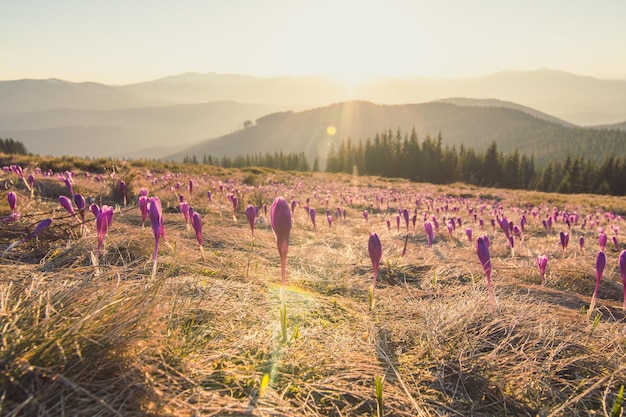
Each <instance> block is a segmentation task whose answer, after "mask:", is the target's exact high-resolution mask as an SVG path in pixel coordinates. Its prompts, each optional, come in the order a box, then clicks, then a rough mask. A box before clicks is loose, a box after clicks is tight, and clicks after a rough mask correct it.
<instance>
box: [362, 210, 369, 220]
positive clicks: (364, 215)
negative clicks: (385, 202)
mask: <svg viewBox="0 0 626 417" xmlns="http://www.w3.org/2000/svg"><path fill="white" fill-rule="evenodd" d="M369 216H370V213H369V212H368V211H367V210H363V218H364V219H365V221H366V222H367V221H368V219H369Z"/></svg>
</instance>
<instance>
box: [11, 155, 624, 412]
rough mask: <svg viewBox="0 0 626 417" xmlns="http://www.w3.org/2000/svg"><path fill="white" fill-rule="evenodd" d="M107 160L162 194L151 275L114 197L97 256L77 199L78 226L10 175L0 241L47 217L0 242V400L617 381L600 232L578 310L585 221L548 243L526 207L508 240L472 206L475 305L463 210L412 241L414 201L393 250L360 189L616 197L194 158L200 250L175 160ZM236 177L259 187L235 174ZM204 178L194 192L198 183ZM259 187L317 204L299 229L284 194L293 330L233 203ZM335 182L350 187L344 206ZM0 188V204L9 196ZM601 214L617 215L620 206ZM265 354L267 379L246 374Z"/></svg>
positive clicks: (438, 390)
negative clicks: (599, 257)
mask: <svg viewBox="0 0 626 417" xmlns="http://www.w3.org/2000/svg"><path fill="white" fill-rule="evenodd" d="M126 169H127V170H128V171H127V172H125V178H134V180H133V181H134V182H133V184H132V189H133V190H135V191H137V190H138V189H139V188H140V187H143V186H146V187H148V188H149V189H150V190H151V192H153V193H156V194H157V195H159V197H161V199H162V200H163V207H164V210H165V211H166V214H165V228H166V232H167V240H168V242H169V244H170V247H168V246H166V245H164V246H162V247H161V250H160V255H159V263H158V265H159V268H158V274H157V279H156V280H155V281H151V280H150V275H151V268H152V260H151V255H152V245H153V237H152V230H151V228H150V226H149V225H147V226H146V227H144V228H142V227H141V219H140V216H139V213H138V209H136V208H134V207H132V202H129V204H130V206H131V207H128V208H126V209H124V208H118V209H117V210H116V214H115V216H114V222H113V225H112V227H111V229H110V231H109V235H108V237H107V239H106V250H105V252H104V253H103V254H102V255H101V258H100V266H99V267H98V268H96V267H94V266H92V264H91V253H92V252H93V251H94V250H95V247H96V237H95V230H94V229H95V222H93V216H92V215H91V214H87V219H88V224H87V227H88V230H87V233H86V234H85V235H84V236H81V232H80V225H79V222H78V221H77V220H76V219H75V218H72V217H69V216H65V215H64V214H63V213H62V212H61V211H59V209H58V203H57V201H56V198H57V197H58V194H57V195H54V194H55V193H54V192H52V191H53V190H55V189H57V188H55V187H56V185H55V183H54V182H53V180H48V182H45V183H44V184H45V188H43V185H42V188H40V190H46V192H45V193H42V194H38V193H36V195H35V199H34V200H30V199H29V196H28V195H26V194H25V193H24V192H23V191H19V190H18V192H19V193H20V194H19V202H20V203H19V207H20V211H21V213H22V218H21V219H20V220H19V221H18V222H13V223H0V250H4V248H6V247H7V246H8V245H9V244H10V243H11V242H13V241H15V240H17V239H20V238H21V237H23V236H25V235H26V234H28V233H29V231H30V230H31V228H32V226H33V225H34V224H35V223H36V222H37V221H38V220H39V219H40V218H42V217H43V216H48V217H50V216H52V217H53V218H54V219H55V220H54V222H53V226H52V227H51V228H50V229H49V230H47V231H46V232H45V233H44V234H42V235H41V236H40V237H39V238H38V239H37V240H32V241H29V242H26V243H24V244H22V245H19V246H17V247H16V248H14V249H13V250H11V251H10V252H8V253H7V255H6V256H5V258H3V259H1V260H0V328H2V339H1V344H0V415H2V416H56V415H77V416H81V415H84V416H109V415H124V416H133V415H136V416H149V415H155V416H161V415H163V416H165V415H177V416H200V415H202V416H239V415H257V416H296V415H297V416H326V415H328V416H372V415H376V410H377V408H376V407H377V406H376V397H375V393H374V378H375V377H384V383H383V402H384V410H385V415H387V416H458V415H463V416H466V415H473V416H492V415H503V416H504V415H518V416H535V415H539V416H549V415H554V416H561V415H566V416H578V415H588V414H596V415H598V414H599V415H609V414H608V413H610V407H611V406H612V404H613V401H614V399H615V395H616V392H617V391H618V389H619V387H620V385H623V384H626V319H625V316H624V313H623V312H622V310H621V304H622V295H621V294H622V293H621V282H620V281H619V271H618V270H617V269H616V259H617V253H616V252H611V251H608V253H607V256H608V258H609V262H610V265H608V267H607V270H606V272H605V274H604V280H603V283H602V285H601V288H600V293H599V300H598V308H597V310H596V311H595V312H593V314H592V315H591V317H588V316H587V314H581V307H583V308H584V307H585V306H588V304H589V300H590V296H591V293H592V292H593V286H594V270H593V265H594V259H595V254H596V253H597V252H596V250H597V249H596V247H597V244H596V243H595V242H594V239H595V232H590V231H589V230H581V229H580V227H579V226H575V227H574V228H573V229H572V239H571V240H572V242H571V243H570V248H568V251H567V252H566V254H565V256H564V257H562V256H561V251H560V248H559V247H558V246H557V245H556V242H557V239H558V238H557V237H556V234H552V235H546V233H545V232H544V231H542V229H541V227H540V226H541V225H540V221H537V220H532V219H530V218H529V220H530V223H529V226H528V231H527V233H526V234H525V242H524V244H523V245H519V246H518V247H516V253H515V257H512V256H511V254H510V251H509V249H508V246H507V244H506V242H505V241H504V238H503V236H502V232H500V231H499V230H498V231H495V232H493V231H492V230H491V227H490V226H486V232H487V233H488V234H489V236H490V238H491V253H492V258H493V266H494V273H493V280H494V283H495V294H496V301H495V304H494V305H489V303H488V301H487V296H486V289H485V285H484V282H483V281H484V276H483V272H482V270H481V268H480V265H479V264H478V261H477V258H476V254H475V249H474V246H473V245H472V244H470V243H468V241H467V238H466V237H465V235H464V229H465V226H463V227H462V228H461V229H459V230H458V231H457V232H456V235H455V237H454V239H452V240H449V239H448V238H447V233H446V232H444V230H445V224H444V223H443V222H442V224H441V227H442V229H441V231H440V233H439V235H438V236H437V238H436V243H435V245H434V247H433V248H432V249H429V248H428V247H427V245H426V242H425V237H424V233H423V231H422V228H421V226H420V225H421V217H420V219H418V227H417V229H416V230H415V231H413V230H412V231H411V232H410V238H409V244H408V251H407V254H406V256H405V257H401V256H400V253H401V251H402V246H403V244H404V234H403V233H401V234H398V233H397V232H396V231H395V212H394V213H391V214H390V215H386V214H380V213H378V212H377V210H376V209H377V204H375V203H374V196H375V195H381V196H382V195H387V196H389V195H392V196H394V197H396V198H399V200H398V201H396V202H390V206H391V207H392V209H393V210H396V209H397V207H408V208H413V207H414V201H415V199H416V198H425V199H435V198H438V197H441V196H442V195H448V196H452V197H450V200H449V203H450V205H451V206H452V205H453V204H456V205H458V206H459V207H461V209H460V210H459V212H458V213H455V214H454V215H455V216H460V217H462V218H463V219H464V223H467V224H468V225H471V226H472V227H473V228H474V229H475V235H477V234H478V233H479V231H478V226H477V224H474V223H473V219H471V218H470V217H469V216H467V211H466V209H465V208H464V206H463V205H462V204H463V201H465V200H460V198H468V199H470V200H471V201H473V202H474V203H473V204H474V205H476V204H477V203H476V199H477V198H478V197H479V196H483V197H484V196H497V197H498V204H501V205H502V206H503V207H504V208H505V211H506V212H507V215H508V216H509V218H510V220H514V221H515V222H516V223H517V220H518V217H517V215H515V214H513V213H514V211H513V210H514V209H515V208H516V207H521V206H524V205H525V204H526V203H528V202H531V201H532V202H534V203H535V204H539V203H546V202H547V201H548V199H551V201H552V202H551V203H550V205H548V207H551V206H552V205H554V204H558V205H559V207H576V210H578V212H579V213H586V212H592V211H593V210H595V209H596V207H605V208H608V207H610V208H612V209H613V210H622V211H623V210H624V209H625V208H626V204H624V202H623V201H621V200H620V199H612V198H604V199H603V198H595V197H590V196H584V197H581V198H577V197H576V196H574V197H570V196H550V195H547V194H541V193H521V192H519V193H517V192H516V193H514V192H511V191H502V190H494V189H480V188H477V187H468V186H463V185H460V184H456V185H454V186H453V187H443V186H432V185H417V184H409V183H406V182H401V181H383V182H378V181H376V180H375V179H371V178H359V179H358V181H355V180H354V179H353V178H351V177H347V176H326V175H323V174H319V175H317V174H316V175H311V176H303V177H300V178H298V177H295V176H292V175H286V174H280V173H279V174H276V173H272V172H264V173H263V174H264V175H266V176H267V177H263V178H261V177H258V175H257V174H254V175H257V177H255V178H254V179H253V180H252V179H250V178H249V177H250V175H252V174H251V173H250V172H227V171H224V172H223V174H224V175H229V176H228V177H226V176H223V177H221V178H217V177H209V176H202V175H201V174H194V179H195V180H196V181H197V192H196V193H195V195H194V196H193V199H192V205H193V206H194V208H195V209H196V210H197V211H199V212H200V213H201V214H202V216H203V219H204V248H205V252H206V259H205V261H204V262H203V261H202V259H201V255H200V252H199V250H198V248H197V243H196V241H195V236H194V234H193V232H192V231H189V230H187V228H186V227H185V225H184V223H183V219H182V215H181V214H179V213H176V210H175V207H176V195H175V194H174V193H173V192H170V191H169V185H171V184H174V183H175V182H180V184H186V183H187V181H188V178H187V177H186V176H184V175H180V176H176V175H174V176H172V177H171V178H169V179H168V181H161V182H160V183H159V184H158V185H154V184H151V183H150V180H149V179H146V178H145V176H144V175H143V173H142V172H133V171H132V167H127V168H126ZM159 176H160V175H159ZM244 178H247V180H246V181H248V182H253V183H256V184H258V185H259V186H261V187H262V188H254V189H253V188H251V187H249V186H247V185H245V184H241V183H240V182H238V181H239V180H241V179H244ZM220 180H221V181H223V182H224V183H227V182H228V181H229V180H232V182H228V185H229V186H230V187H231V192H233V191H234V190H235V189H236V190H238V192H240V200H241V201H242V203H241V206H243V207H241V206H240V208H239V212H238V214H237V217H238V219H237V222H236V223H235V222H234V221H233V218H232V206H231V205H230V202H229V201H228V200H227V199H226V193H227V192H228V191H227V190H226V189H225V190H224V192H223V193H220V192H219V190H218V188H217V184H218V181H220ZM298 184H301V185H300V186H298ZM356 186H358V187H362V188H356ZM368 187H370V188H368ZM75 189H76V190H78V191H81V192H84V193H85V194H88V195H90V196H93V197H94V199H95V200H96V201H100V202H103V203H106V204H111V203H113V202H114V201H115V200H116V199H117V197H118V196H116V195H115V192H114V189H112V188H111V187H110V185H109V184H108V183H106V182H103V183H101V184H98V183H95V182H93V181H87V180H84V179H82V178H81V179H80V180H77V182H76V187H75ZM208 189H211V190H212V191H213V202H209V201H208V199H207V198H206V191H207V190H208ZM51 190H52V191H51ZM58 191H59V192H63V189H62V188H61V189H59V190H58ZM181 192H182V193H184V194H185V195H186V196H187V199H189V196H188V192H187V191H186V190H185V191H182V188H181ZM363 193H365V194H366V195H367V201H363V200H362V199H361V197H362V195H363ZM276 194H282V195H285V197H287V198H289V199H290V198H291V196H292V195H293V197H294V198H295V199H296V200H300V201H301V204H302V206H303V205H304V200H305V199H306V198H307V197H309V198H311V205H312V206H314V207H316V208H317V210H318V213H319V215H318V221H317V223H318V224H317V235H316V234H315V233H314V232H313V228H312V226H311V224H310V221H309V220H308V219H307V218H306V214H305V212H304V210H303V209H302V207H298V208H296V213H295V216H294V226H293V229H292V235H291V239H290V249H289V255H288V262H287V264H288V267H287V276H288V288H287V292H286V293H287V297H286V300H287V314H288V330H289V335H294V337H293V338H292V339H291V340H290V341H289V342H288V343H286V344H282V343H281V342H280V334H279V333H280V325H279V305H280V301H279V274H280V272H279V258H278V252H277V250H276V246H275V242H274V237H273V235H272V232H271V229H270V227H269V224H268V222H267V220H266V219H264V218H263V219H262V220H261V222H259V223H258V224H257V226H256V231H255V240H254V245H252V241H251V236H250V230H249V228H248V224H247V221H246V219H245V216H244V215H243V210H244V209H245V204H247V203H248V202H251V201H259V200H261V201H262V202H264V203H267V204H268V205H269V204H270V203H271V200H272V199H273V196H274V195H276ZM340 194H341V195H343V196H346V195H350V196H352V197H353V198H354V201H353V205H352V207H348V206H347V205H346V204H345V203H343V202H341V201H340V200H339V195H340ZM327 195H330V197H331V201H330V204H329V208H330V209H331V212H332V211H334V208H336V207H337V206H341V207H346V208H347V210H348V217H347V220H346V221H345V222H343V221H338V220H335V221H334V222H333V225H332V229H331V228H329V227H328V224H327V223H326V219H325V213H324V211H325V203H324V201H325V199H326V196H327ZM0 197H2V198H3V200H2V203H0V217H3V215H5V214H7V212H8V208H7V207H6V203H5V201H6V198H5V197H4V196H0ZM542 199H543V200H542ZM437 201H442V200H437ZM557 201H558V203H557ZM493 203H494V200H490V201H487V204H489V205H490V204H493ZM370 204H372V205H373V208H374V210H373V213H372V214H371V215H370V220H369V224H366V223H365V221H364V219H363V218H362V216H361V212H362V210H363V209H365V208H370ZM438 206H439V203H438V202H436V203H435V207H438ZM168 207H169V208H168ZM425 207H426V206H424V208H423V209H425ZM420 213H421V211H420ZM443 215H444V214H440V215H439V217H440V218H441V217H443ZM429 216H430V214H429ZM262 217H263V216H262ZM484 217H485V220H487V223H488V218H489V217H488V215H487V214H486V213H485V215H484ZM387 218H391V220H392V224H393V226H392V231H391V232H388V231H387V229H386V225H385V220H386V219H387ZM616 222H617V224H619V225H621V229H622V230H626V227H625V226H624V224H623V221H622V220H616ZM403 227H404V226H402V229H401V230H403ZM605 227H606V226H605ZM370 230H373V231H376V232H377V233H378V234H379V235H380V237H381V241H382V245H383V249H384V251H383V264H382V265H381V271H380V275H379V283H378V286H377V289H376V307H375V308H374V310H372V311H370V310H369V308H368V288H369V285H371V263H370V261H369V257H368V255H367V249H366V248H367V238H368V234H369V232H370ZM558 230H560V229H557V232H556V233H558ZM622 233H623V232H620V234H619V238H620V240H623V241H626V236H625V235H623V234H622ZM580 235H585V236H586V238H587V241H588V243H587V249H586V250H585V252H583V253H577V252H576V250H575V246H576V243H577V242H575V241H574V240H577V237H578V236H580ZM540 253H546V254H547V255H548V256H549V257H550V263H549V266H548V275H547V285H546V286H545V287H542V286H541V285H540V278H539V274H538V271H537V268H536V264H535V257H536V256H537V255H538V254H540ZM596 317H597V320H594V318H596ZM266 374H267V375H268V376H269V384H268V386H267V387H261V381H262V379H263V376H264V375H266Z"/></svg>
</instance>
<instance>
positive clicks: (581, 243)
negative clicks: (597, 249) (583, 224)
mask: <svg viewBox="0 0 626 417" xmlns="http://www.w3.org/2000/svg"><path fill="white" fill-rule="evenodd" d="M578 245H579V246H580V251H581V252H582V251H583V250H585V237H584V236H581V237H580V239H578Z"/></svg>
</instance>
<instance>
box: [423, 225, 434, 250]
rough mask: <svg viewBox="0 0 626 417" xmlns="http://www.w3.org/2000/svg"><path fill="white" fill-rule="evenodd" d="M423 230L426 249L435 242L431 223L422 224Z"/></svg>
mask: <svg viewBox="0 0 626 417" xmlns="http://www.w3.org/2000/svg"><path fill="white" fill-rule="evenodd" d="M424 230H425V231H426V240H427V241H428V247H429V248H430V247H432V246H433V241H434V240H435V231H434V230H433V225H432V223H431V222H424Z"/></svg>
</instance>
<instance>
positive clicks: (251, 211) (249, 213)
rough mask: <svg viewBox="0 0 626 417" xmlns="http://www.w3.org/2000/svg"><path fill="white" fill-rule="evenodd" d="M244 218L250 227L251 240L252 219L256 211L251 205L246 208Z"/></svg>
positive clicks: (252, 230)
mask: <svg viewBox="0 0 626 417" xmlns="http://www.w3.org/2000/svg"><path fill="white" fill-rule="evenodd" d="M246 217H247V219H248V224H249V225H250V231H251V232H252V238H253V239H254V219H255V218H256V210H255V209H254V206H253V205H252V204H250V205H248V207H246Z"/></svg>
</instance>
